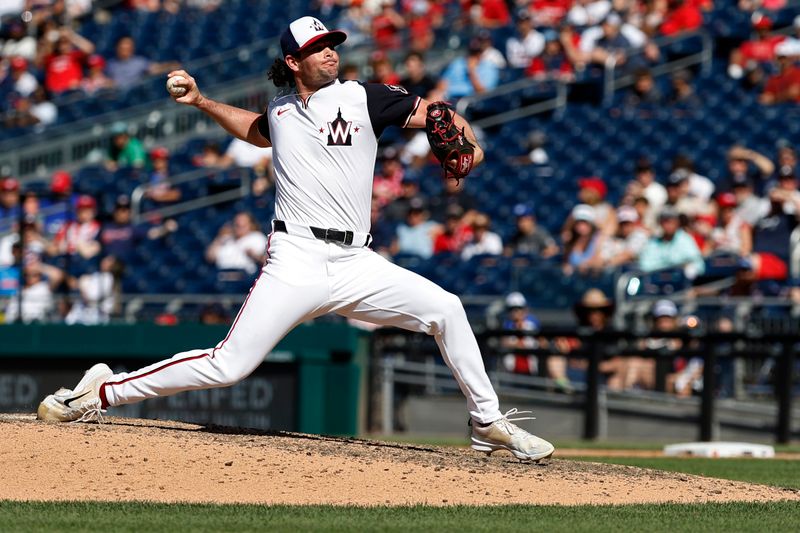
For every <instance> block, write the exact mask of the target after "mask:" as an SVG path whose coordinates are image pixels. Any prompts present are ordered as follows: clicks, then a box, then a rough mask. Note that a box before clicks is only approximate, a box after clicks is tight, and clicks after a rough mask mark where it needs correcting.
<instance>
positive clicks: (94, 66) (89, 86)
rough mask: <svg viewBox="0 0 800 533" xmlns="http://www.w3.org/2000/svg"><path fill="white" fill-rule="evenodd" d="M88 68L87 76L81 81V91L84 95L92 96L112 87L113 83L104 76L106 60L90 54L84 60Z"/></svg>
mask: <svg viewBox="0 0 800 533" xmlns="http://www.w3.org/2000/svg"><path fill="white" fill-rule="evenodd" d="M86 64H87V65H88V67H89V73H88V75H87V76H86V77H85V78H84V79H83V81H81V89H82V90H83V92H85V93H86V94H94V93H96V92H97V91H102V90H104V89H111V88H113V87H114V81H113V80H112V79H111V78H109V77H108V76H106V73H105V68H106V60H105V59H103V56H101V55H99V54H92V55H90V56H89V59H87V60H86Z"/></svg>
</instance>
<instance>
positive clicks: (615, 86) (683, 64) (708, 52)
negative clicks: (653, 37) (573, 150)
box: [456, 31, 713, 128]
mask: <svg viewBox="0 0 800 533" xmlns="http://www.w3.org/2000/svg"><path fill="white" fill-rule="evenodd" d="M697 37H699V38H700V39H701V41H702V49H701V51H700V52H698V53H696V54H692V55H689V56H686V57H682V58H680V59H676V60H674V61H670V62H668V63H664V64H661V65H658V66H655V67H653V68H652V69H650V72H651V73H652V74H653V76H661V75H664V74H669V73H671V72H675V71H677V70H681V69H685V68H688V67H690V66H694V65H697V64H700V65H701V70H702V72H703V74H708V73H709V72H710V71H711V61H712V59H713V40H712V39H711V36H710V35H708V34H707V33H706V32H704V31H700V32H692V33H683V34H680V35H676V36H672V37H665V38H661V39H658V40H657V41H656V44H658V45H659V46H668V45H670V44H674V43H677V42H680V41H684V40H689V39H694V38H697ZM637 53H638V54H641V53H643V52H641V51H640V52H637ZM633 55H636V54H633ZM617 74H618V69H617V66H616V63H615V62H614V61H613V59H611V60H610V61H609V62H607V63H606V64H605V65H604V68H603V104H604V105H607V104H608V103H610V101H611V98H612V97H613V95H614V92H616V91H617V90H619V89H622V88H625V87H628V86H630V85H632V84H633V83H634V77H633V76H632V75H630V74H625V75H622V76H618V75H617ZM550 81H551V82H553V83H555V84H556V96H555V97H553V98H550V99H547V100H543V101H541V102H537V103H535V104H531V105H527V106H523V107H520V108H518V109H511V110H509V111H503V112H501V113H498V114H497V115H492V116H490V117H486V118H482V119H479V120H476V121H474V122H473V124H474V125H476V126H479V127H484V128H486V127H491V126H496V125H498V124H502V123H505V122H509V121H512V120H516V119H519V118H524V117H529V116H533V115H536V114H539V113H546V112H548V111H553V110H558V109H563V108H564V107H565V106H566V105H567V92H568V90H567V89H568V86H569V85H570V83H571V82H564V81H556V80H550ZM540 83H541V81H540V80H537V79H533V78H525V79H521V80H516V81H512V82H510V83H506V84H504V85H500V86H499V87H496V88H495V89H493V90H491V91H488V92H485V93H483V94H479V95H474V96H468V97H466V98H462V99H461V100H459V102H458V104H457V105H456V111H457V112H458V113H459V114H460V115H462V116H464V115H465V113H467V112H468V110H469V108H470V107H471V106H474V105H475V104H476V103H479V102H482V101H486V100H489V99H491V98H496V97H499V96H507V95H511V94H514V93H516V92H520V91H524V90H527V89H530V88H533V87H535V86H536V85H537V84H540Z"/></svg>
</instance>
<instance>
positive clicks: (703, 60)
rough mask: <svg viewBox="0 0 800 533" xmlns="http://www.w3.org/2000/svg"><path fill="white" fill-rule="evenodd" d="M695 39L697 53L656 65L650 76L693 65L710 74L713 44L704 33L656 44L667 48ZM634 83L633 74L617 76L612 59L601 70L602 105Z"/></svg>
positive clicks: (676, 37)
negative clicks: (698, 43)
mask: <svg viewBox="0 0 800 533" xmlns="http://www.w3.org/2000/svg"><path fill="white" fill-rule="evenodd" d="M697 37H699V38H700V39H701V42H702V48H701V50H700V51H699V52H697V53H695V54H691V55H688V56H686V57H681V58H679V59H675V60H673V61H670V62H668V63H663V64H661V65H656V66H654V67H652V68H650V69H649V71H650V74H652V75H653V77H657V76H662V75H664V74H670V73H672V72H676V71H678V70H682V69H685V68H689V67H692V66H694V65H701V72H702V73H703V74H704V75H707V74H709V73H710V72H711V62H712V59H713V54H714V42H713V40H712V39H711V36H710V35H709V34H708V33H706V32H705V31H699V32H693V33H682V34H679V35H675V36H672V37H665V38H662V39H658V41H657V44H658V45H659V46H669V45H671V44H675V43H678V42H681V41H686V40H689V39H695V38H697ZM642 53H643V52H642V51H640V52H638V53H637V54H636V55H638V54H642ZM635 82H636V78H635V76H634V75H633V74H623V75H622V76H617V65H616V62H615V61H613V58H612V60H611V61H608V62H606V64H605V65H604V68H603V104H604V105H608V104H609V103H611V99H612V98H613V97H614V93H615V92H616V91H618V90H619V89H624V88H625V87H630V86H631V85H633V84H634V83H635Z"/></svg>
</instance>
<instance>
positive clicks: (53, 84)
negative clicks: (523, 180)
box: [0, 0, 800, 130]
mask: <svg viewBox="0 0 800 533" xmlns="http://www.w3.org/2000/svg"><path fill="white" fill-rule="evenodd" d="M220 3H221V2H220V1H219V0H132V1H127V2H123V3H120V4H118V5H113V6H112V7H110V8H109V9H112V12H111V16H112V17H113V14H114V11H113V10H131V9H132V10H140V11H149V12H158V11H163V12H165V13H168V14H176V13H178V12H179V11H180V10H181V9H183V8H184V7H189V8H196V9H202V10H205V11H208V12H211V11H214V10H215V9H217V8H218V7H219V5H220ZM745 4H747V5H745ZM750 4H753V3H743V4H742V5H740V6H739V7H740V9H742V10H744V11H747V12H749V11H753V32H754V35H753V37H752V39H751V40H748V41H745V42H743V43H742V44H741V46H739V47H737V48H736V49H735V50H734V51H733V52H732V53H731V56H730V68H729V73H730V75H731V76H732V77H734V78H737V79H742V80H743V82H744V84H745V86H746V87H747V88H748V89H751V90H757V91H758V92H759V93H760V94H761V97H760V100H761V102H763V103H764V104H774V103H781V102H794V101H797V99H798V98H800V96H799V95H800V76H798V74H797V68H796V67H795V62H796V61H797V59H798V57H800V33H798V34H797V35H798V36H786V35H778V34H775V33H773V31H772V30H773V27H772V20H771V18H770V13H771V11H770V10H775V9H779V8H781V7H783V5H782V4H781V3H780V2H779V3H778V4H775V5H773V4H763V5H762V4H761V3H759V5H760V7H758V8H756V9H757V10H755V11H754V8H753V7H752V5H750ZM76 6H80V7H76ZM713 8H714V3H713V1H712V0H663V1H655V2H644V1H641V0H615V1H612V0H530V1H525V0H519V1H515V2H507V1H504V0H465V1H456V0H415V1H408V2H406V1H402V2H401V1H396V0H372V1H361V0H330V1H326V2H321V3H320V5H319V10H320V16H321V17H323V18H327V17H333V18H334V21H335V22H334V23H332V25H335V26H337V27H339V28H341V29H343V30H344V31H346V32H347V33H348V39H347V41H346V42H345V43H344V45H343V46H345V47H357V46H369V47H371V48H372V49H373V50H375V52H374V53H373V57H372V61H371V63H370V64H369V65H368V66H366V68H360V67H359V66H356V65H343V75H344V77H345V78H347V79H355V78H360V79H364V78H368V79H371V80H373V81H380V82H382V83H390V84H400V83H402V84H403V85H405V86H406V87H407V88H408V89H409V90H411V91H412V92H415V93H417V94H421V95H425V96H430V97H432V98H434V99H447V100H449V101H455V100H458V99H459V98H462V97H467V96H472V95H475V94H481V93H485V92H487V91H490V90H492V89H493V88H495V87H496V86H497V85H498V84H499V83H500V81H501V79H503V75H504V74H505V75H506V78H510V79H513V78H514V77H517V76H530V77H533V78H535V79H539V80H554V79H555V80H560V81H567V82H569V81H574V80H576V79H577V78H579V77H583V76H592V75H594V74H596V71H597V70H598V69H603V68H605V67H606V66H608V65H613V66H614V67H615V68H617V69H619V70H621V71H622V72H624V73H631V74H635V75H636V77H637V83H636V86H635V88H634V90H633V91H632V92H631V94H630V98H628V101H627V102H626V104H629V105H633V106H635V107H636V106H640V105H645V106H654V105H657V104H659V103H672V104H679V105H688V106H691V105H693V104H694V103H696V102H695V100H696V96H694V94H693V89H692V83H691V75H690V74H689V73H688V72H683V73H681V74H680V75H678V76H676V77H675V78H674V79H673V88H672V94H670V95H661V94H660V92H659V90H658V88H657V87H656V85H655V84H654V83H653V79H652V76H651V75H650V73H649V69H650V68H651V67H653V66H655V65H657V64H659V63H660V62H662V61H663V59H664V57H663V56H664V54H663V53H662V50H660V49H659V46H658V45H657V43H656V40H657V39H658V38H660V37H669V36H675V35H678V34H681V33H685V32H691V31H694V30H697V29H699V28H701V27H702V26H703V25H704V23H706V22H707V21H708V17H709V13H710V12H711V11H712V10H713ZM93 9H94V8H93V7H92V4H91V2H62V1H57V2H34V1H32V0H20V1H17V2H12V5H9V6H8V7H7V8H6V9H5V10H4V11H3V13H5V17H4V21H5V22H4V23H3V24H2V25H0V106H2V107H1V108H0V113H2V117H3V122H4V124H5V125H6V126H7V127H11V128H22V129H25V130H29V129H31V128H34V129H37V128H38V129H39V130H41V129H42V128H44V127H46V126H48V125H50V124H53V123H54V122H55V121H56V120H57V117H58V109H57V107H56V106H55V105H52V101H51V100H52V99H53V97H55V96H59V95H60V96H63V95H65V94H71V93H78V94H82V95H85V96H87V97H89V98H94V97H97V96H98V95H102V94H105V95H106V96H108V94H109V93H110V92H124V91H125V90H127V89H128V88H130V87H131V86H134V85H136V84H137V83H139V82H140V81H141V80H142V79H143V78H145V77H146V76H149V75H155V74H159V73H164V72H166V71H168V70H170V69H172V68H174V67H176V66H177V63H175V62H173V61H166V62H157V61H153V60H152V59H150V58H148V57H146V55H142V54H140V53H138V52H137V50H136V47H137V43H136V42H135V40H134V39H133V37H132V36H130V35H122V36H121V37H119V38H117V40H116V42H115V43H114V48H113V50H97V48H96V46H95V43H92V42H90V41H89V40H87V39H86V38H84V37H83V36H81V34H80V28H81V22H82V20H83V19H84V18H85V17H87V16H88V15H95V18H96V19H97V20H102V19H104V20H105V21H106V22H108V21H109V20H111V18H109V17H105V18H103V17H100V18H98V16H97V13H93V12H92V10H93ZM16 10H19V11H16ZM1 14H2V13H0V15H1ZM795 26H796V27H797V30H798V32H800V17H798V19H796V20H795ZM453 37H457V39H455V40H453V39H452V38H453ZM437 39H438V40H437ZM454 46H457V47H458V49H459V50H461V51H462V52H461V54H460V55H459V56H458V57H456V58H455V59H454V60H453V61H451V62H450V63H449V64H447V65H445V66H444V67H443V68H442V69H441V70H440V71H436V72H427V71H426V70H425V67H424V55H425V54H426V53H429V52H430V51H431V50H433V49H434V48H437V47H439V48H440V47H454ZM398 54H407V56H406V57H405V58H404V60H403V61H402V62H399V63H397V64H395V63H393V60H394V59H397V56H398Z"/></svg>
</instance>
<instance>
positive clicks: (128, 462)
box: [0, 415, 800, 505]
mask: <svg viewBox="0 0 800 533" xmlns="http://www.w3.org/2000/svg"><path fill="white" fill-rule="evenodd" d="M108 421H109V423H107V424H48V423H43V422H38V421H36V420H34V419H33V416H24V415H22V416H21V415H0V434H2V436H3V438H2V439H0V464H2V468H3V479H5V480H7V482H5V483H2V484H0V500H2V499H12V500H149V501H164V502H213V503H261V504H336V505H411V504H431V505H452V504H473V505H486V504H566V505H570V504H585V503H594V504H624V503H643V502H666V501H670V502H706V501H731V500H746V501H768V500H779V499H792V500H800V494H798V492H797V491H793V490H786V489H779V488H774V487H767V486H762V485H754V484H749V483H739V482H734V481H723V480H718V479H709V478H702V477H697V476H689V475H685V474H673V473H667V472H660V471H653V470H645V469H641V468H633V467H625V466H616V465H605V464H596V463H586V462H579V461H568V460H559V459H557V458H555V459H550V460H547V461H543V462H542V463H540V464H529V463H520V462H519V461H517V460H516V459H514V458H513V456H511V455H510V454H505V453H502V452H497V453H495V454H494V455H492V456H491V457H486V456H485V455H483V454H479V453H477V452H474V451H472V450H469V449H468V448H440V447H434V446H415V445H406V444H391V443H385V442H375V441H368V440H360V439H346V438H333V437H320V436H316V435H303V434H296V433H267V432H261V431H249V430H239V429H234V428H220V427H203V426H197V425H191V424H181V423H175V422H162V421H151V420H130V419H122V418H110V419H108ZM557 456H558V450H556V456H555V457H557ZM12 480H13V481H12Z"/></svg>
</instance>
